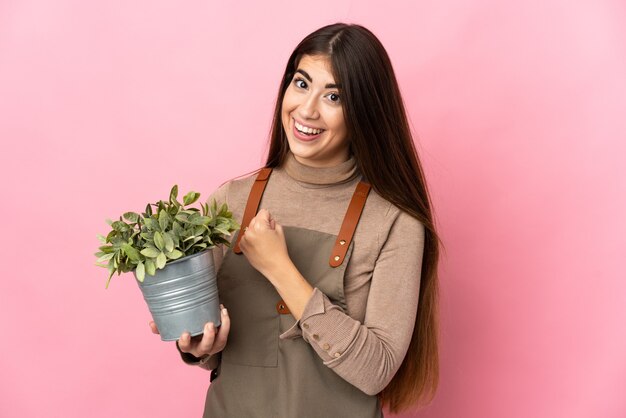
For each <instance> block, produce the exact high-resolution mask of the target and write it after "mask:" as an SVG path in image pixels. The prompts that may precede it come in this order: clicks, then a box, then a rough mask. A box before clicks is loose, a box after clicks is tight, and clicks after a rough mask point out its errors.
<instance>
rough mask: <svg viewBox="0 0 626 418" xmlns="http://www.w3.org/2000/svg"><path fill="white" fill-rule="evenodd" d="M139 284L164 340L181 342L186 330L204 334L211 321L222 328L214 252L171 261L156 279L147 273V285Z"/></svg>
mask: <svg viewBox="0 0 626 418" xmlns="http://www.w3.org/2000/svg"><path fill="white" fill-rule="evenodd" d="M135 277H136V276H135ZM137 283H139V288H140V289H141V292H142V293H143V298H144V299H145V301H146V303H147V304H148V308H149V309H150V312H151V313H152V319H153V320H154V322H155V323H156V326H157V328H159V333H160V334H161V340H163V341H175V340H178V339H179V338H180V336H181V334H182V333H183V332H184V331H189V333H190V334H191V336H194V335H200V334H202V333H203V332H204V325H205V324H206V323H207V322H213V323H214V324H215V327H218V326H220V325H221V321H220V302H219V297H218V294H217V277H216V274H215V266H214V264H213V256H212V253H211V250H206V251H203V252H201V253H197V254H193V255H190V256H187V257H183V258H180V259H178V260H174V261H171V262H168V263H167V264H166V265H165V267H164V268H162V269H157V271H156V273H155V275H154V276H150V275H148V274H146V276H145V279H144V281H143V283H142V282H140V281H137Z"/></svg>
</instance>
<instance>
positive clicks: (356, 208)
mask: <svg viewBox="0 0 626 418" xmlns="http://www.w3.org/2000/svg"><path fill="white" fill-rule="evenodd" d="M371 188H372V186H371V185H370V184H369V183H366V182H365V181H363V180H361V181H360V182H359V184H358V185H357V186H356V189H355V190H354V194H353V195H352V200H351V201H350V205H349V206H348V210H347V211H346V215H345V216H344V218H343V223H342V224H341V229H340V230H339V235H337V240H336V241H335V246H334V247H333V251H332V252H331V253H330V261H329V263H330V266H331V267H339V266H340V265H341V263H343V259H344V258H345V256H346V252H347V251H348V246H350V243H351V242H352V237H353V236H354V231H355V230H356V226H357V224H358V223H359V219H360V218H361V212H363V207H364V206H365V201H366V200H367V195H368V194H369V192H370V189H371Z"/></svg>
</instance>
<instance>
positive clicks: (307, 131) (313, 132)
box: [294, 121, 324, 135]
mask: <svg viewBox="0 0 626 418" xmlns="http://www.w3.org/2000/svg"><path fill="white" fill-rule="evenodd" d="M294 122H295V121H294ZM296 129H298V130H299V131H300V132H302V133H305V134H309V135H317V134H320V133H322V132H324V130H323V129H313V128H307V127H306V126H302V125H300V124H299V123H298V122H296Z"/></svg>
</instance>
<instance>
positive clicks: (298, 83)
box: [293, 78, 306, 89]
mask: <svg viewBox="0 0 626 418" xmlns="http://www.w3.org/2000/svg"><path fill="white" fill-rule="evenodd" d="M293 83H294V84H295V85H296V86H297V87H299V88H301V89H305V88H306V81H304V80H303V79H301V78H296V79H295V80H293Z"/></svg>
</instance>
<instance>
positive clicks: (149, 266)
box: [146, 258, 156, 276]
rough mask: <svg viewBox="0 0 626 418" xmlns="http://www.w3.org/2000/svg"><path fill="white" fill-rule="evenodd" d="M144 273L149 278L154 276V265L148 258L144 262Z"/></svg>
mask: <svg viewBox="0 0 626 418" xmlns="http://www.w3.org/2000/svg"><path fill="white" fill-rule="evenodd" d="M146 272H147V273H148V274H149V275H150V276H154V273H156V264H154V261H152V259H150V258H149V259H147V260H146Z"/></svg>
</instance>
